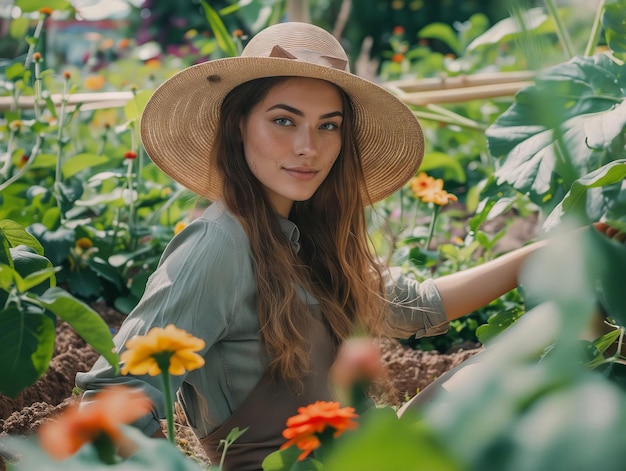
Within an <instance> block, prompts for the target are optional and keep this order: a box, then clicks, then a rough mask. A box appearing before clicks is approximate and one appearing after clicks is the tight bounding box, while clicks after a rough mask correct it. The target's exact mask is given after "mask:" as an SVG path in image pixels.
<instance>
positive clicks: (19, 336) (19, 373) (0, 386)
mask: <svg viewBox="0 0 626 471" xmlns="http://www.w3.org/2000/svg"><path fill="white" fill-rule="evenodd" d="M54 329H55V326H54V320H53V319H52V318H51V317H50V316H49V315H47V314H45V313H44V312H42V311H39V312H38V311H35V310H34V309H32V308H23V309H22V310H20V309H18V308H17V307H16V306H14V305H11V306H9V307H8V308H6V309H4V310H2V311H0V345H2V348H0V392H1V393H3V394H6V395H7V396H10V397H15V396H16V395H17V394H18V393H19V392H20V391H22V390H23V389H24V388H26V387H27V386H30V385H31V384H33V383H34V382H35V381H36V380H37V379H38V378H39V377H40V376H41V375H42V374H43V373H44V372H45V371H46V370H47V368H48V365H49V363H50V359H51V358H52V354H53V352H54V338H55V330H54Z"/></svg>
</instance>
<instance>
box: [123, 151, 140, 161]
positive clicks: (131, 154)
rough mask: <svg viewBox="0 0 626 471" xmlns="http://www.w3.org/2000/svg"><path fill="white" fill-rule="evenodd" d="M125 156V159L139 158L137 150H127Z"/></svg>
mask: <svg viewBox="0 0 626 471" xmlns="http://www.w3.org/2000/svg"><path fill="white" fill-rule="evenodd" d="M124 158H125V159H130V160H132V159H136V158H137V152H135V151H134V150H127V151H126V152H124Z"/></svg>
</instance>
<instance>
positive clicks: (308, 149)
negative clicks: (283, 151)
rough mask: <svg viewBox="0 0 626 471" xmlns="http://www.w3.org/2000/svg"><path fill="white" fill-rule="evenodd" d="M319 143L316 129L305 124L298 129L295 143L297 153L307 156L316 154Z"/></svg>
mask: <svg viewBox="0 0 626 471" xmlns="http://www.w3.org/2000/svg"><path fill="white" fill-rule="evenodd" d="M317 145H318V144H317V136H316V134H315V130H314V129H311V128H309V127H308V126H307V127H305V126H303V127H301V128H300V129H299V130H298V132H297V134H296V140H295V143H294V146H295V149H294V150H295V152H296V155H299V156H303V157H306V156H309V155H311V154H315V152H317Z"/></svg>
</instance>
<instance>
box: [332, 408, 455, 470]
mask: <svg viewBox="0 0 626 471" xmlns="http://www.w3.org/2000/svg"><path fill="white" fill-rule="evenodd" d="M411 463H413V464H415V463H419V466H417V465H415V466H412V465H411ZM348 469H355V470H356V469H358V470H385V471H407V470H409V469H424V470H427V469H432V470H435V469H436V470H438V471H458V470H459V469H461V468H460V467H459V465H458V464H457V463H455V462H454V460H453V459H452V458H450V455H449V454H448V453H445V452H444V450H443V448H442V447H441V446H440V445H439V444H438V443H437V440H436V439H435V437H434V435H433V434H432V432H430V431H429V430H428V429H427V428H426V427H422V426H420V424H419V422H416V421H415V417H413V416H411V414H406V415H404V416H403V418H402V419H398V416H397V415H396V411H394V410H393V409H391V408H389V407H381V408H372V409H369V410H368V411H367V412H366V413H365V414H363V415H362V417H361V423H360V424H359V428H358V429H357V430H356V431H347V432H345V433H344V434H343V435H342V436H341V437H339V438H338V439H337V440H336V442H335V445H334V447H333V450H332V452H331V453H330V455H329V456H328V459H327V460H325V461H324V470H325V471H345V470H348Z"/></svg>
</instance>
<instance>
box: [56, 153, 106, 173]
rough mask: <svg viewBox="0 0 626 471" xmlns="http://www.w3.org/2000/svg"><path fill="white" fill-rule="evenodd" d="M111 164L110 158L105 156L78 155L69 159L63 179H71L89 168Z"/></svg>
mask: <svg viewBox="0 0 626 471" xmlns="http://www.w3.org/2000/svg"><path fill="white" fill-rule="evenodd" d="M107 162H109V158H108V157H106V156H104V155H96V154H78V155H75V156H74V157H72V158H71V159H68V160H67V161H66V162H65V163H64V164H63V178H69V177H72V176H74V175H76V174H77V173H78V172H80V171H82V170H85V169H87V168H92V167H97V166H98V165H102V164H105V163H107Z"/></svg>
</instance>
